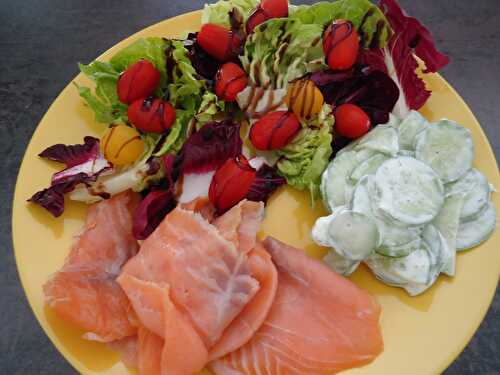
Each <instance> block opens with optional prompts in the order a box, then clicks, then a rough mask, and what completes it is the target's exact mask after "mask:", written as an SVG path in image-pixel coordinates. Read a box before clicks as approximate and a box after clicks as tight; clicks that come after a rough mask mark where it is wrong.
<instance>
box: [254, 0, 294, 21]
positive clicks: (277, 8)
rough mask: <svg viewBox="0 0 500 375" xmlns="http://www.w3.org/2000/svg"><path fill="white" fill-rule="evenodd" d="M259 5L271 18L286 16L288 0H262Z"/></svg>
mask: <svg viewBox="0 0 500 375" xmlns="http://www.w3.org/2000/svg"><path fill="white" fill-rule="evenodd" d="M260 6H261V7H262V9H264V10H265V11H266V13H267V15H268V16H269V17H271V18H283V17H288V0H262V1H261V2H260Z"/></svg>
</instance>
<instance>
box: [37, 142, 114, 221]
mask: <svg viewBox="0 0 500 375" xmlns="http://www.w3.org/2000/svg"><path fill="white" fill-rule="evenodd" d="M39 156H40V157H43V158H46V159H49V160H53V161H57V162H60V163H64V164H66V167H67V168H66V169H64V170H62V171H60V172H57V173H55V174H54V175H53V176H52V181H51V185H50V187H48V188H46V189H43V190H41V191H39V192H37V193H35V194H34V195H33V196H32V197H31V198H30V199H29V200H28V201H29V202H33V203H36V204H39V205H40V206H42V207H44V208H45V209H47V211H49V212H50V213H51V214H52V215H54V216H55V217H58V216H60V215H61V214H62V213H63V212H64V194H66V193H69V192H70V191H73V190H74V189H75V187H76V186H77V185H79V184H89V183H91V182H94V181H96V179H97V177H98V176H99V175H100V174H102V173H103V172H106V171H109V170H110V169H111V168H112V166H111V164H110V163H109V162H108V161H107V160H106V159H105V158H104V157H103V155H102V154H101V152H100V149H99V140H98V139H97V138H93V137H85V138H84V143H83V144H77V145H63V144H56V145H54V146H50V147H48V148H47V149H45V150H44V151H42V152H41V153H40V154H39Z"/></svg>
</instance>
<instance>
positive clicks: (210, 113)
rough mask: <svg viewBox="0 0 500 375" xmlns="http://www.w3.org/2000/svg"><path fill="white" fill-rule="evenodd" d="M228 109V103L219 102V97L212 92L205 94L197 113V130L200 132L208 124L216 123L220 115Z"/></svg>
mask: <svg viewBox="0 0 500 375" xmlns="http://www.w3.org/2000/svg"><path fill="white" fill-rule="evenodd" d="M225 109H226V102H224V101H223V100H219V98H218V97H217V95H215V94H214V93H213V92H211V91H206V92H205V93H204V94H203V97H202V100H201V104H200V106H199V108H198V110H197V111H196V114H195V115H194V117H195V118H196V130H199V129H200V128H201V127H202V126H203V125H205V124H206V123H209V122H212V121H215V117H216V116H217V115H218V114H222V113H223V112H224V111H225Z"/></svg>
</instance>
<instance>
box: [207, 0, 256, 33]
mask: <svg viewBox="0 0 500 375" xmlns="http://www.w3.org/2000/svg"><path fill="white" fill-rule="evenodd" d="M259 3H260V0H219V1H218V2H216V3H214V4H205V7H204V8H203V13H202V14H201V23H202V24H204V23H216V24H218V25H222V26H226V27H228V28H229V26H230V24H229V15H228V13H229V12H230V11H231V10H233V8H237V9H238V10H239V12H240V13H241V14H242V15H243V17H244V20H245V21H246V19H247V18H248V16H250V14H251V13H252V11H253V10H254V9H255V7H256V6H257V5H258V4H259Z"/></svg>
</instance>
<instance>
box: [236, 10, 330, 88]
mask: <svg viewBox="0 0 500 375" xmlns="http://www.w3.org/2000/svg"><path fill="white" fill-rule="evenodd" d="M322 32H323V26H322V25H320V24H315V23H311V24H303V23H302V22H301V21H300V20H298V19H286V18H277V19H271V20H269V21H267V22H264V23H263V24H261V25H259V26H257V27H256V28H255V30H254V32H253V33H252V35H250V37H249V38H248V39H247V41H246V43H245V50H244V54H243V56H242V57H241V58H240V59H241V62H242V64H243V68H244V69H245V71H246V72H247V73H248V75H249V79H250V84H251V85H254V86H262V87H266V88H267V87H269V88H286V87H287V86H288V82H290V81H292V80H294V79H296V78H299V77H301V76H303V75H304V74H306V73H310V72H315V71H318V70H321V69H325V68H326V65H325V64H324V54H323V47H322V44H321V34H322Z"/></svg>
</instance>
